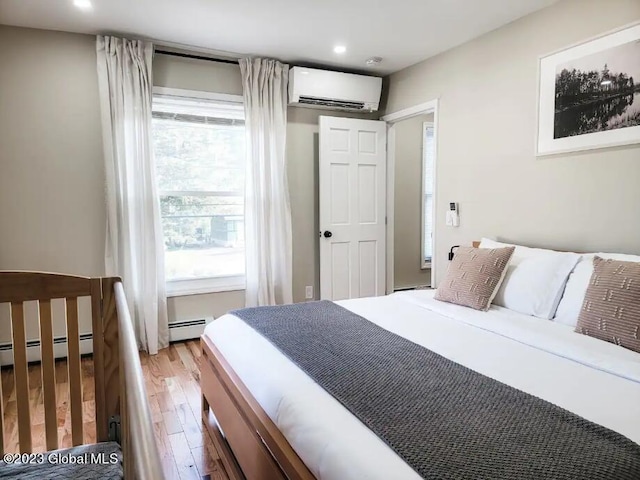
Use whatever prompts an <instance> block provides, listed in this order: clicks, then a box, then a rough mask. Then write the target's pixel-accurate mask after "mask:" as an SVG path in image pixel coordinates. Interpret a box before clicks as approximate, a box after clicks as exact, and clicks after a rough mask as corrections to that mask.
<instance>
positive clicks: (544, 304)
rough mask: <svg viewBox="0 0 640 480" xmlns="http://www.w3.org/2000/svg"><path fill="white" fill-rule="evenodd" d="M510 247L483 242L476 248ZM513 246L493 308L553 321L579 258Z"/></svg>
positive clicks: (570, 254) (487, 240)
mask: <svg viewBox="0 0 640 480" xmlns="http://www.w3.org/2000/svg"><path fill="white" fill-rule="evenodd" d="M512 245H513V244H509V243H501V242H496V241H494V240H490V239H487V238H483V239H482V241H481V242H480V248H501V247H508V246H512ZM513 246H515V247H516V249H515V251H514V252H513V256H512V257H511V262H510V263H509V266H508V267H507V273H506V275H505V277H504V281H503V282H502V285H501V286H500V289H499V290H498V293H497V294H496V297H495V298H494V300H493V304H494V305H500V306H503V307H506V308H508V309H510V310H514V311H516V312H520V313H525V314H527V315H533V316H535V317H540V318H545V319H551V318H553V316H554V315H555V313H556V308H557V307H558V303H559V302H560V299H561V298H562V292H563V291H564V286H565V283H566V282H567V278H568V277H569V274H570V273H571V271H572V270H573V268H574V267H575V266H576V264H577V263H578V261H579V260H580V255H578V254H576V253H565V252H555V251H553V250H545V249H541V248H529V247H523V246H520V245H513Z"/></svg>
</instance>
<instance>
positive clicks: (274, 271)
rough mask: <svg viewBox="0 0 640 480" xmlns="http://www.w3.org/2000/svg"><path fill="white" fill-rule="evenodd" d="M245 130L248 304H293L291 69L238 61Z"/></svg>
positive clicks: (269, 62)
mask: <svg viewBox="0 0 640 480" xmlns="http://www.w3.org/2000/svg"><path fill="white" fill-rule="evenodd" d="M240 72H241V73H242V87H243V96H244V110H245V128H246V132H247V169H246V179H247V180H246V192H245V225H246V227H245V229H246V230H245V243H246V262H247V266H246V283H247V289H246V304H247V306H248V307H253V306H260V305H276V304H282V303H291V302H292V300H293V293H292V289H293V286H292V240H291V206H290V204H289V189H288V186H287V172H286V162H285V142H286V132H287V82H288V78H289V66H288V65H285V64H282V63H280V62H277V61H275V60H268V59H260V58H253V59H250V58H243V59H240Z"/></svg>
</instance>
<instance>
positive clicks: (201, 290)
mask: <svg viewBox="0 0 640 480" xmlns="http://www.w3.org/2000/svg"><path fill="white" fill-rule="evenodd" d="M245 288H246V284H245V279H244V275H235V276H229V277H213V278H196V279H193V280H170V281H167V283H166V293H167V297H183V296H187V295H202V294H207V293H218V292H235V291H242V290H244V289H245Z"/></svg>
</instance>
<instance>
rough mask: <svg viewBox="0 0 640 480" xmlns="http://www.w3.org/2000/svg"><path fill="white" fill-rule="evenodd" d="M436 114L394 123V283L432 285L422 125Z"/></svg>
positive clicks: (401, 285) (408, 285)
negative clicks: (425, 239) (425, 242)
mask: <svg viewBox="0 0 640 480" xmlns="http://www.w3.org/2000/svg"><path fill="white" fill-rule="evenodd" d="M424 122H433V114H429V115H418V116H417V117H413V118H408V119H407V120H402V121H400V122H398V123H396V124H395V179H394V180H395V182H394V183H395V185H394V200H393V201H394V209H393V210H394V236H393V250H394V253H393V260H394V273H393V277H394V287H395V288H407V287H415V286H420V285H429V284H430V282H431V271H430V270H428V269H425V270H423V269H422V267H421V266H422V246H421V242H422V232H421V229H422V136H423V134H422V131H423V128H422V125H423V123H424Z"/></svg>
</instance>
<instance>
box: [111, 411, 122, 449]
mask: <svg viewBox="0 0 640 480" xmlns="http://www.w3.org/2000/svg"><path fill="white" fill-rule="evenodd" d="M109 441H110V442H117V443H120V415H112V416H111V417H109Z"/></svg>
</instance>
